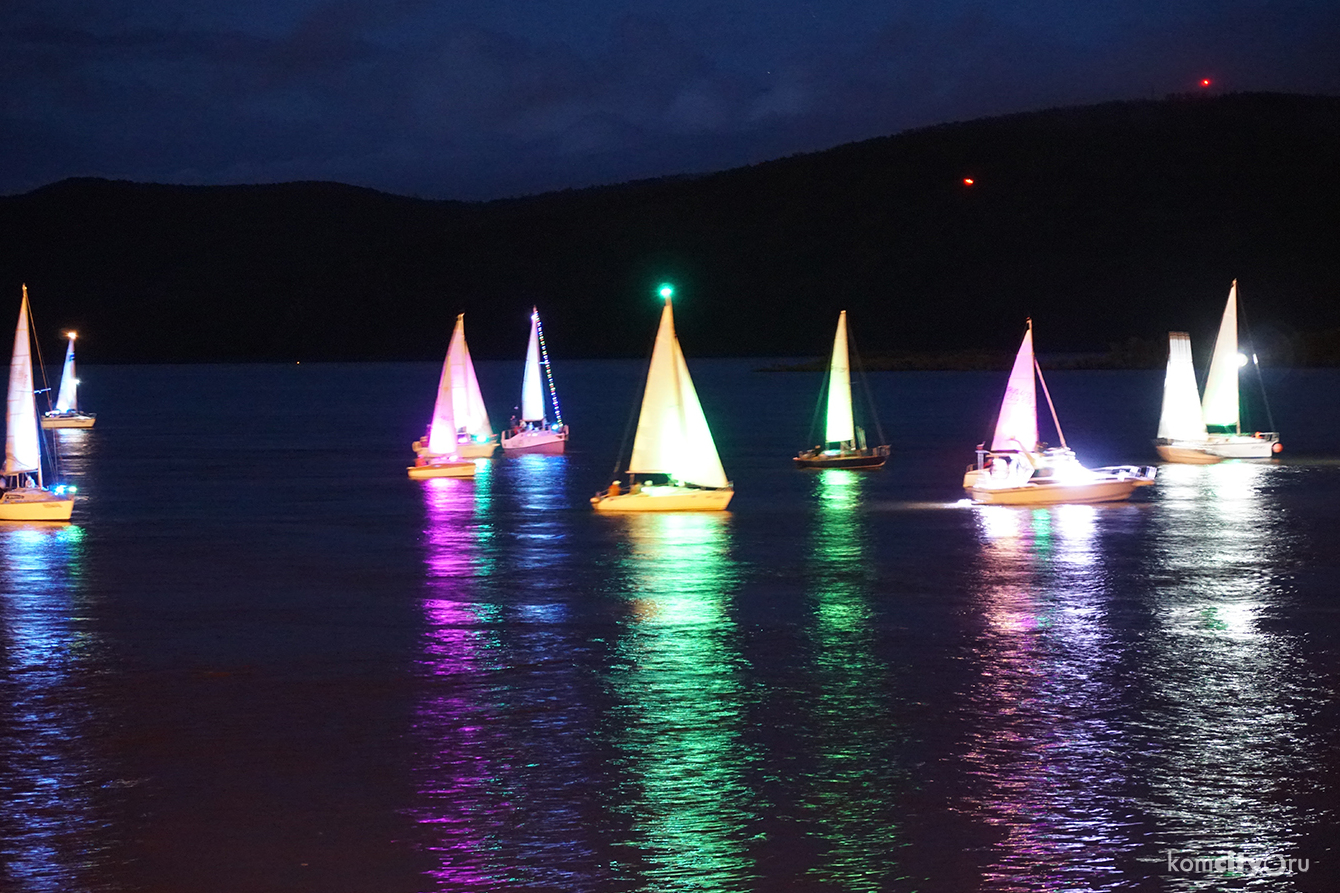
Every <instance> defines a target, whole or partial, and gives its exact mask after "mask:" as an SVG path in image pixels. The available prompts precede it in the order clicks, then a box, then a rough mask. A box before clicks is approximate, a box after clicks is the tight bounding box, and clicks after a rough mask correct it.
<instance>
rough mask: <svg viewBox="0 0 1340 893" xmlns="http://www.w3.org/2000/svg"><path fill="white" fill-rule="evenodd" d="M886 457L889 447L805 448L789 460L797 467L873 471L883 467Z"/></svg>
mask: <svg viewBox="0 0 1340 893" xmlns="http://www.w3.org/2000/svg"><path fill="white" fill-rule="evenodd" d="M888 459H889V448H888V447H887V446H879V447H875V448H874V449H871V450H843V451H833V452H829V451H819V450H806V451H805V452H803V453H801V454H800V455H799V456H796V457H795V458H794V459H792V460H791V461H793V462H795V463H796V467H797V468H851V469H868V470H872V471H873V470H874V469H876V468H883V467H884V463H885V462H887V461H888Z"/></svg>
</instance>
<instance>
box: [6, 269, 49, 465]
mask: <svg viewBox="0 0 1340 893" xmlns="http://www.w3.org/2000/svg"><path fill="white" fill-rule="evenodd" d="M38 438H39V434H38V428H37V406H36V404H34V403H33V361H32V348H31V346H30V344H29V341H28V287H27V286H24V287H23V303H22V305H21V306H20V307H19V324H18V326H17V327H16V328H15V330H14V353H13V356H12V358H11V359H10V362H9V390H8V392H7V393H6V396H5V467H4V473H5V474H7V475H10V474H23V473H25V472H37V475H38V482H39V485H40V482H41V473H42V445H41V441H40V440H39V439H38Z"/></svg>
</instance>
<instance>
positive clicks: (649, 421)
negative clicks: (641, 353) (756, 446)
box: [628, 299, 729, 487]
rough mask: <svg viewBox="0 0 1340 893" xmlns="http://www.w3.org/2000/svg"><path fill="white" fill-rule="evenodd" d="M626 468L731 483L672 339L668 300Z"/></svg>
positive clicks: (701, 483) (693, 480) (683, 479)
mask: <svg viewBox="0 0 1340 893" xmlns="http://www.w3.org/2000/svg"><path fill="white" fill-rule="evenodd" d="M628 470H629V471H630V472H633V473H635V474H668V475H670V477H671V478H672V479H674V480H677V481H681V482H683V483H685V484H694V485H696V486H699V487H725V486H727V485H728V484H729V481H727V480H726V472H725V470H724V469H722V467H721V458H720V456H718V455H717V448H716V443H715V442H714V441H713V440H712V432H711V430H710V429H709V428H708V427H707V418H706V416H704V415H703V408H702V405H701V404H700V403H699V402H698V392H697V390H696V389H695V388H694V387H693V379H692V378H690V376H689V367H688V364H687V363H685V362H684V354H683V352H682V351H681V350H680V348H679V340H678V339H677V338H676V337H675V322H674V314H673V312H672V311H671V309H670V301H669V299H667V300H666V302H665V309H663V310H662V311H661V324H660V327H659V328H658V329H657V330H656V344H655V346H654V347H653V348H652V351H651V365H650V366H649V367H648V369H647V385H646V388H645V389H644V391H643V393H642V409H641V412H640V413H639V414H638V419H637V434H636V435H635V436H634V438H633V455H632V458H631V459H630V461H629V463H628Z"/></svg>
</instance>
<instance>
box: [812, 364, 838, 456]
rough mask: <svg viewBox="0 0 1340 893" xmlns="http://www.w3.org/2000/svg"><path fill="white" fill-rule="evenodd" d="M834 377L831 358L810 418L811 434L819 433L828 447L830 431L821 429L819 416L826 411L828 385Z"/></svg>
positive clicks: (821, 443)
mask: <svg viewBox="0 0 1340 893" xmlns="http://www.w3.org/2000/svg"><path fill="white" fill-rule="evenodd" d="M832 376H833V360H832V358H831V357H830V358H829V360H828V365H827V366H825V367H824V371H823V382H822V383H821V384H820V385H819V399H818V400H816V401H815V402H814V415H813V417H811V418H810V430H809V434H810V435H813V434H814V433H815V432H818V433H819V441H820V445H821V446H827V444H828V431H827V429H821V428H820V427H819V416H820V414H821V413H823V410H824V403H825V402H826V400H827V397H828V383H829V381H830V380H831V379H832Z"/></svg>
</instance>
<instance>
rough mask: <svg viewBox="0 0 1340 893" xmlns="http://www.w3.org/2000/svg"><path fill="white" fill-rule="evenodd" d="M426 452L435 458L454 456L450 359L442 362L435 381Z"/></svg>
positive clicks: (454, 420)
mask: <svg viewBox="0 0 1340 893" xmlns="http://www.w3.org/2000/svg"><path fill="white" fill-rule="evenodd" d="M428 452H429V453H431V454H433V455H435V456H454V455H455V454H456V417H455V415H453V414H452V395H451V358H450V355H448V357H447V359H445V360H443V361H442V377H441V378H439V379H438V381H437V401H436V402H435V403H433V420H432V421H431V422H429V424H428Z"/></svg>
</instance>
